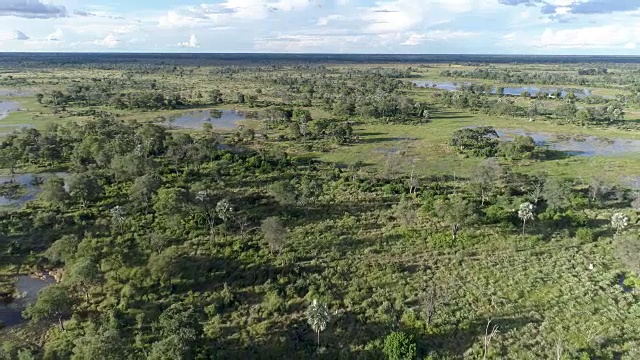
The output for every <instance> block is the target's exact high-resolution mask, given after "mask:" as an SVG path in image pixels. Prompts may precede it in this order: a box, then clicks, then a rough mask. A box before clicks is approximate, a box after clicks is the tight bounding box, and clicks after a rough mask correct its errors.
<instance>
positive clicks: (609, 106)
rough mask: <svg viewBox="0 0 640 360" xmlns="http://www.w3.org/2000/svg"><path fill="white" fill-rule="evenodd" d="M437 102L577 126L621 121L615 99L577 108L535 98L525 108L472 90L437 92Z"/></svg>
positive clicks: (620, 108)
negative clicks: (543, 117)
mask: <svg viewBox="0 0 640 360" xmlns="http://www.w3.org/2000/svg"><path fill="white" fill-rule="evenodd" d="M436 96H437V98H438V99H439V101H440V102H441V103H442V104H443V105H445V106H448V107H455V108H459V109H465V110H470V111H479V112H483V113H486V114H490V115H497V116H513V117H523V118H530V119H534V118H536V117H539V116H545V117H547V118H551V119H557V120H559V121H562V122H564V123H574V124H577V125H588V124H611V123H617V122H619V121H621V120H624V114H625V111H624V107H623V105H622V104H621V103H620V102H618V101H616V100H607V101H606V103H605V105H602V106H595V107H586V106H583V107H581V108H579V107H578V105H577V104H576V101H574V100H571V99H568V98H567V99H564V100H562V103H561V104H559V105H558V106H556V107H555V108H548V107H545V105H544V103H543V102H541V101H539V100H532V101H531V102H530V103H529V106H528V107H525V106H522V105H520V104H518V102H516V101H515V100H514V99H510V98H507V97H501V98H497V99H496V98H495V97H491V96H489V95H486V94H482V93H478V92H474V91H459V92H443V93H438V94H437V95H436Z"/></svg>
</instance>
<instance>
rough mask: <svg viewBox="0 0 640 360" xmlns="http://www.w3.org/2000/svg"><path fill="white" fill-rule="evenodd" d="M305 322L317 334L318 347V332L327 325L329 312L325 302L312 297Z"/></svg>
mask: <svg viewBox="0 0 640 360" xmlns="http://www.w3.org/2000/svg"><path fill="white" fill-rule="evenodd" d="M306 315H307V322H308V323H309V326H311V328H312V329H313V331H315V332H316V333H317V334H318V348H319V347H320V332H322V331H324V330H325V329H326V328H327V326H328V325H329V321H330V320H331V314H329V309H328V308H327V304H324V303H321V302H319V301H318V299H313V301H312V302H311V305H309V307H308V308H307V312H306Z"/></svg>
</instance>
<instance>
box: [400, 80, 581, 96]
mask: <svg viewBox="0 0 640 360" xmlns="http://www.w3.org/2000/svg"><path fill="white" fill-rule="evenodd" d="M411 82H412V83H414V84H416V86H419V87H425V88H433V89H439V90H447V91H458V90H460V88H461V87H463V86H466V85H470V84H471V83H468V82H461V83H458V82H447V81H444V82H433V81H429V80H412V81H411ZM525 91H526V92H528V93H529V94H531V95H532V96H533V95H536V94H538V93H546V94H552V93H554V92H556V91H560V92H561V93H562V95H561V96H562V97H565V96H567V94H568V93H570V92H573V93H574V95H575V96H576V97H577V98H579V99H582V98H585V97H587V96H590V95H591V90H589V89H559V88H539V87H535V86H521V87H505V88H504V94H505V95H510V96H520V95H522V94H523V93H524V92H525ZM491 93H492V94H497V93H498V89H497V88H495V87H494V88H493V90H491Z"/></svg>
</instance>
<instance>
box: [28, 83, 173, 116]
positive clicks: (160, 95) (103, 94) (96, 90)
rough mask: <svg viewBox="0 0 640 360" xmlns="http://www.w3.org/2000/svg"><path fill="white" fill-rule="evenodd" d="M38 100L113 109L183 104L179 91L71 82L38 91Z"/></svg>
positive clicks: (153, 108)
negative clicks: (63, 87) (60, 87)
mask: <svg viewBox="0 0 640 360" xmlns="http://www.w3.org/2000/svg"><path fill="white" fill-rule="evenodd" d="M36 99H37V101H38V102H39V103H42V104H48V105H51V106H56V107H65V108H66V107H69V106H74V105H75V106H113V107H115V108H116V109H136V110H160V109H177V108H179V107H181V106H184V105H185V104H186V101H185V100H184V99H183V97H182V96H181V95H180V94H179V93H174V94H170V95H167V94H166V92H164V91H157V90H144V91H127V92H116V91H114V88H111V87H107V88H102V87H97V86H91V85H85V86H82V85H73V86H71V87H69V89H68V90H67V91H66V92H63V91H60V90H54V91H51V92H50V93H46V94H43V93H38V94H36Z"/></svg>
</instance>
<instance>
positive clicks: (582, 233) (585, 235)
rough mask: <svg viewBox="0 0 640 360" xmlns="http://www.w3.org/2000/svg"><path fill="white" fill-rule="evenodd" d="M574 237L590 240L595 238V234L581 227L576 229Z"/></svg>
mask: <svg viewBox="0 0 640 360" xmlns="http://www.w3.org/2000/svg"><path fill="white" fill-rule="evenodd" d="M576 239H578V240H580V241H582V242H592V241H594V240H595V239H596V234H595V233H594V232H593V230H591V229H589V228H586V227H581V228H579V229H578V230H576Z"/></svg>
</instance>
